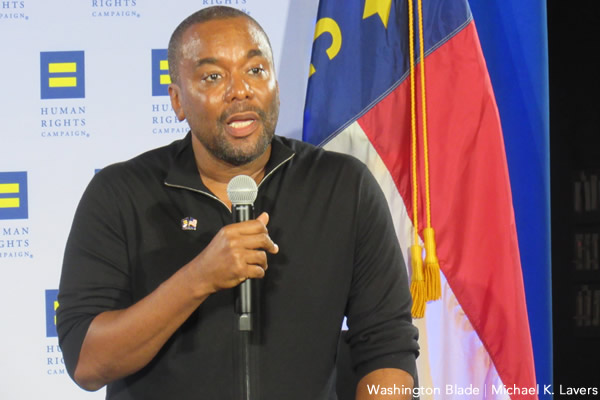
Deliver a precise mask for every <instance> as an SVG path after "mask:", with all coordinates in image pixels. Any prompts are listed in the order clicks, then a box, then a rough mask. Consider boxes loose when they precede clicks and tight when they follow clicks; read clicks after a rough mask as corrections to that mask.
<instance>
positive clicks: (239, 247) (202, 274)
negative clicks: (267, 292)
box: [186, 213, 279, 296]
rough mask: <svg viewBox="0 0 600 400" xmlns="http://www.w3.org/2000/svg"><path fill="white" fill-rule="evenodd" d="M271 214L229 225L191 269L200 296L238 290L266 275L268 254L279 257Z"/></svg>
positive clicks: (196, 259)
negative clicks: (248, 281) (272, 229)
mask: <svg viewBox="0 0 600 400" xmlns="http://www.w3.org/2000/svg"><path fill="white" fill-rule="evenodd" d="M268 223H269V215H268V214H267V213H262V214H261V215H260V216H259V217H258V218H257V219H254V220H250V221H244V222H238V223H235V224H231V225H227V226H225V227H223V228H221V230H219V232H217V234H216V235H215V237H214V238H213V239H212V241H211V242H210V243H209V244H208V246H206V248H205V249H204V250H203V251H202V252H201V253H200V254H198V255H197V256H196V257H195V258H194V259H193V260H192V261H191V262H190V263H189V264H188V265H187V266H186V268H187V269H188V272H189V273H190V274H191V276H190V278H191V279H192V280H193V281H192V282H195V283H197V285H198V286H196V287H197V288H198V291H197V293H198V295H199V296H206V295H207V294H211V293H214V292H217V291H219V290H223V289H229V288H232V287H235V286H237V285H239V284H240V283H242V282H243V281H245V280H246V279H249V278H262V277H264V276H265V271H266V270H267V268H268V265H267V252H269V253H271V254H277V253H278V252H279V247H278V246H277V245H276V244H275V243H274V242H273V240H271V238H270V237H269V232H268V230H267V224H268Z"/></svg>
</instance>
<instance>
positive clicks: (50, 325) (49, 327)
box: [46, 289, 58, 337]
mask: <svg viewBox="0 0 600 400" xmlns="http://www.w3.org/2000/svg"><path fill="white" fill-rule="evenodd" d="M57 309H58V290H57V289H47V290H46V337H57V336H58V333H56V310H57Z"/></svg>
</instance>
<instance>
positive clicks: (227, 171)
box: [192, 135, 271, 208]
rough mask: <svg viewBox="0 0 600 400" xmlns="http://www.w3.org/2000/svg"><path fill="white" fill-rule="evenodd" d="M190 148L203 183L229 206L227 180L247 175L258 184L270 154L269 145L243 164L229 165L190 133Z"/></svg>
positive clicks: (262, 176)
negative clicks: (192, 150)
mask: <svg viewBox="0 0 600 400" xmlns="http://www.w3.org/2000/svg"><path fill="white" fill-rule="evenodd" d="M192 148H193V149H194V158H195V159H196V166H197V167H198V172H199V173H200V178H201V179H202V182H203V183H204V185H205V186H206V187H207V188H208V189H209V190H210V191H211V192H212V193H213V194H214V195H215V196H217V197H218V198H219V199H220V200H221V201H222V202H223V203H225V204H227V206H229V207H230V208H231V203H230V201H229V197H228V196H227V185H228V184H229V181H230V180H231V179H232V178H233V177H235V176H238V175H248V176H250V177H251V178H252V179H254V181H255V182H256V183H257V184H258V183H260V181H261V180H262V178H264V176H265V167H266V165H267V162H268V161H269V158H270V156H271V146H269V147H268V148H267V150H266V151H265V152H264V153H263V154H261V155H260V156H259V157H257V158H256V159H254V160H252V161H250V162H249V163H247V164H244V165H239V166H236V165H231V164H229V163H227V162H225V161H223V160H221V159H219V158H217V157H215V156H214V155H213V154H212V153H210V152H209V151H208V150H206V148H205V147H204V146H203V145H202V143H200V142H199V141H198V140H197V139H196V138H195V137H194V136H193V135H192Z"/></svg>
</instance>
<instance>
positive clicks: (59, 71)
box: [40, 51, 85, 99]
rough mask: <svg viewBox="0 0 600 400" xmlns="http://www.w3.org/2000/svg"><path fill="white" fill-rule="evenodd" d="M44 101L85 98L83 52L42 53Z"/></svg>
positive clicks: (41, 69)
mask: <svg viewBox="0 0 600 400" xmlns="http://www.w3.org/2000/svg"><path fill="white" fill-rule="evenodd" d="M40 76H41V89H42V99H82V98H84V97H85V64H84V52H83V51H43V52H41V53H40Z"/></svg>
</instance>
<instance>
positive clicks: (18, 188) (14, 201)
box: [0, 172, 29, 219]
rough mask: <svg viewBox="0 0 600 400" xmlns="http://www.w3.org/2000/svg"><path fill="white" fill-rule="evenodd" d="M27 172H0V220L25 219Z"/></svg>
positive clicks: (26, 211)
mask: <svg viewBox="0 0 600 400" xmlns="http://www.w3.org/2000/svg"><path fill="white" fill-rule="evenodd" d="M28 217H29V210H28V208H27V172H0V219H27V218H28Z"/></svg>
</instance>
